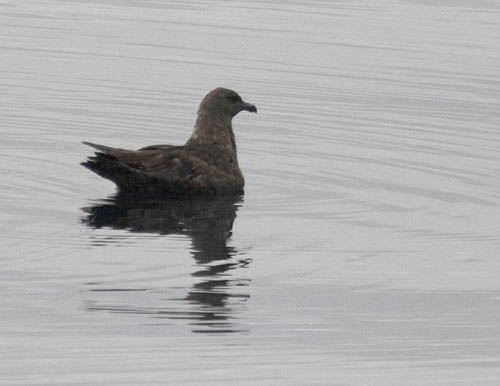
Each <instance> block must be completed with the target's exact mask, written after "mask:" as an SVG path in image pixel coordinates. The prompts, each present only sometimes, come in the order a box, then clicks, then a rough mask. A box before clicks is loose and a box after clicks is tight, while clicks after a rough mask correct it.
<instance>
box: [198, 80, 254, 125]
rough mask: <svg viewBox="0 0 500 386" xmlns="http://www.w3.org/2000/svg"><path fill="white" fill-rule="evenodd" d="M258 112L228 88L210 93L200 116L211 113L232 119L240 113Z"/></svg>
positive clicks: (201, 104)
mask: <svg viewBox="0 0 500 386" xmlns="http://www.w3.org/2000/svg"><path fill="white" fill-rule="evenodd" d="M243 110H246V111H250V112H252V113H256V112H257V108H256V107H255V106H254V105H252V104H250V103H247V102H244V101H243V100H242V99H241V97H240V96H239V95H238V94H237V93H236V92H234V91H233V90H229V89H227V88H222V87H219V88H216V89H215V90H212V91H210V92H209V93H208V94H207V95H206V96H205V98H203V100H202V101H201V103H200V107H199V109H198V114H200V112H210V113H211V114H215V115H219V114H221V115H229V116H230V117H231V118H232V117H234V116H235V115H236V114H238V113H239V112H240V111H243Z"/></svg>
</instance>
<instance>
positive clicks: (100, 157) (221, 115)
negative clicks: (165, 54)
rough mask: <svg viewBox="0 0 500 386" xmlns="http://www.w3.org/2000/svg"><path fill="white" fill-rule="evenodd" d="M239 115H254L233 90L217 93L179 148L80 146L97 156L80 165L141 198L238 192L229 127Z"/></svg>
mask: <svg viewBox="0 0 500 386" xmlns="http://www.w3.org/2000/svg"><path fill="white" fill-rule="evenodd" d="M242 110H246V111H250V112H257V109H256V107H255V106H254V105H252V104H250V103H246V102H244V101H243V100H242V99H241V98H240V96H239V95H238V94H237V93H235V92H234V91H232V90H228V89H225V88H216V89H215V90H212V91H210V92H209V93H208V94H207V95H206V96H205V98H203V100H202V102H201V104H200V106H199V108H198V118H197V120H196V123H195V126H194V129H193V133H192V135H191V137H190V138H189V139H188V141H187V142H186V144H184V145H183V146H173V145H152V146H146V147H143V148H141V149H139V150H124V149H117V148H112V147H108V146H103V145H97V144H93V143H90V142H84V144H86V145H88V146H91V147H93V148H94V149H96V150H97V152H96V153H95V156H93V157H89V158H88V160H87V161H85V162H82V165H83V166H85V167H86V168H88V169H90V170H92V171H93V172H95V173H97V174H98V175H100V176H101V177H104V178H107V179H108V180H111V181H113V182H114V183H115V184H116V185H117V186H118V188H119V189H120V190H123V191H132V192H137V193H140V194H155V195H156V194H172V195H197V194H206V195H215V194H231V193H242V192H243V186H244V179H243V175H242V173H241V170H240V168H239V165H238V158H237V154H236V142H235V138H234V132H233V128H232V124H231V120H232V118H233V117H234V116H235V115H236V114H238V113H239V112H240V111H242Z"/></svg>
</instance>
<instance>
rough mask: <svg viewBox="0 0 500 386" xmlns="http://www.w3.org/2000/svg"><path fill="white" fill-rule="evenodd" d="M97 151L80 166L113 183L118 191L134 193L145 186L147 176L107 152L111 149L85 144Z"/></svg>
mask: <svg viewBox="0 0 500 386" xmlns="http://www.w3.org/2000/svg"><path fill="white" fill-rule="evenodd" d="M86 144H87V145H89V146H92V147H94V148H95V149H98V150H99V151H97V152H96V153H95V155H94V156H92V157H89V158H88V159H87V160H86V161H84V162H82V163H80V165H82V166H84V167H86V168H87V169H89V170H91V171H93V172H94V173H96V174H98V175H100V176H101V177H103V178H106V179H108V180H110V181H113V182H114V183H115V184H116V185H117V186H118V187H119V188H120V189H122V190H129V191H135V190H138V189H140V188H141V187H143V186H147V182H148V176H147V175H146V174H145V173H144V172H143V171H142V170H140V169H137V168H134V167H132V166H130V165H127V164H126V163H124V162H122V161H120V159H119V158H118V157H116V156H114V155H112V154H109V153H107V151H109V150H111V149H112V148H107V146H102V145H94V144H90V143H86Z"/></svg>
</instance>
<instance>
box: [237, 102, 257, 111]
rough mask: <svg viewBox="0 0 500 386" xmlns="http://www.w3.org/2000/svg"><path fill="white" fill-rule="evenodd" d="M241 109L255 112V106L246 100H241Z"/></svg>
mask: <svg viewBox="0 0 500 386" xmlns="http://www.w3.org/2000/svg"><path fill="white" fill-rule="evenodd" d="M241 109H242V110H246V111H250V112H251V113H256V112H257V107H255V106H254V105H252V104H251V103H247V102H242V103H241Z"/></svg>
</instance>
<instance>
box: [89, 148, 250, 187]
mask: <svg viewBox="0 0 500 386" xmlns="http://www.w3.org/2000/svg"><path fill="white" fill-rule="evenodd" d="M86 144H87V145H89V146H91V147H93V148H95V149H96V150H98V151H97V152H96V153H95V156H93V157H89V159H88V160H87V161H86V162H83V163H82V165H83V166H85V167H86V168H88V169H90V170H92V171H93V172H95V173H97V174H98V175H100V176H102V177H104V178H106V179H108V180H111V181H113V182H114V183H115V184H116V185H117V186H118V187H119V188H120V189H121V190H126V191H134V192H138V193H142V194H145V193H148V194H172V195H179V194H182V195H185V194H210V195H212V194H229V193H242V192H243V186H244V180H243V176H242V174H241V171H240V169H239V167H238V165H237V163H234V162H233V161H232V160H231V157H230V155H228V154H225V152H224V149H220V148H218V147H217V146H216V145H212V146H210V145H204V146H172V145H152V146H147V147H144V148H141V149H139V150H124V149H118V148H112V147H107V146H102V145H97V144H93V143H88V142H86Z"/></svg>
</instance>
